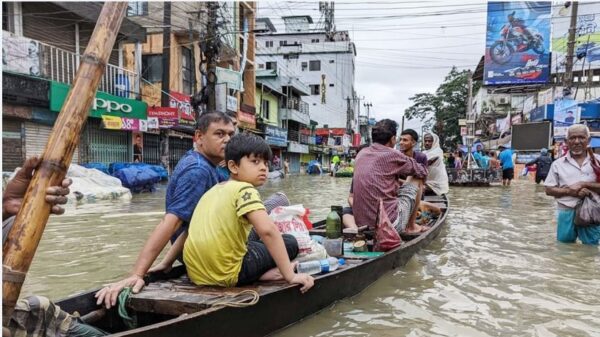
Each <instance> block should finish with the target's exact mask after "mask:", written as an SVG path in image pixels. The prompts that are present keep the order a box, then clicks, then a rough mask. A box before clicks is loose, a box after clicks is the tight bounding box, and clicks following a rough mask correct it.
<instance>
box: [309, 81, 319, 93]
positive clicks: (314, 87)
mask: <svg viewBox="0 0 600 337" xmlns="http://www.w3.org/2000/svg"><path fill="white" fill-rule="evenodd" d="M320 87H321V86H320V85H319V84H311V85H310V94H311V95H320V94H321V89H320Z"/></svg>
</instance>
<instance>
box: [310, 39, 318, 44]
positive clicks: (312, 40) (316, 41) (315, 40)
mask: <svg viewBox="0 0 600 337" xmlns="http://www.w3.org/2000/svg"><path fill="white" fill-rule="evenodd" d="M310 42H311V43H319V39H311V40H310Z"/></svg>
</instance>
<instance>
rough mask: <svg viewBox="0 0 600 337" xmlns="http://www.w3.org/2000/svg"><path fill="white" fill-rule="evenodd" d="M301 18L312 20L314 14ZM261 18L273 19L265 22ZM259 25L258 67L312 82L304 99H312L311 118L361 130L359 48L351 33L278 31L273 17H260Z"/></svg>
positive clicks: (324, 125) (257, 38)
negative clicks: (261, 29)
mask: <svg viewBox="0 0 600 337" xmlns="http://www.w3.org/2000/svg"><path fill="white" fill-rule="evenodd" d="M297 18H298V17H294V19H297ZM300 18H308V20H310V22H312V20H311V19H310V17H307V16H302V17H300ZM286 19H288V18H284V20H286ZM261 22H263V23H264V22H269V23H268V24H263V25H261ZM258 27H264V28H265V30H264V31H265V32H264V33H257V34H256V44H257V46H256V63H257V69H259V70H263V69H264V70H268V69H277V71H278V73H279V74H281V75H284V76H289V77H295V78H298V80H299V81H300V82H303V83H305V84H306V85H308V86H309V87H310V95H309V96H305V97H303V100H304V101H305V102H307V103H308V105H309V109H310V119H311V120H313V121H316V122H317V123H318V126H317V127H318V128H322V127H329V128H350V129H352V130H358V113H356V111H357V109H356V105H357V103H358V101H357V100H356V99H355V98H356V92H355V89H354V73H355V58H356V48H355V46H354V43H353V42H351V41H350V39H349V37H348V33H347V32H344V31H341V32H333V33H331V34H327V33H326V32H323V31H321V32H311V31H299V32H298V31H297V29H296V30H294V31H292V32H285V33H277V32H276V31H274V28H273V26H272V25H271V24H270V20H269V19H257V28H258ZM296 27H297V26H296ZM328 35H330V36H331V37H328Z"/></svg>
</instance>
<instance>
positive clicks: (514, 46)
mask: <svg viewBox="0 0 600 337" xmlns="http://www.w3.org/2000/svg"><path fill="white" fill-rule="evenodd" d="M550 9H551V2H538V1H515V2H488V16H487V32H486V51H485V64H484V83H485V84H486V85H494V84H526V83H546V82H548V77H549V75H550V66H549V65H550V17H551V14H550Z"/></svg>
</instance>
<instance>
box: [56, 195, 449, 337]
mask: <svg viewBox="0 0 600 337" xmlns="http://www.w3.org/2000/svg"><path fill="white" fill-rule="evenodd" d="M425 200H427V201H429V202H433V203H436V204H437V205H438V206H440V207H441V208H443V209H444V211H443V212H442V214H441V215H440V216H439V217H438V218H437V219H435V220H432V223H431V228H430V229H429V230H428V231H427V232H425V233H422V234H421V235H418V236H410V237H403V239H404V241H405V242H404V243H403V244H402V245H401V246H399V247H398V248H395V249H393V250H391V251H389V252H386V253H384V254H382V255H380V256H378V257H375V258H372V257H371V258H369V257H356V256H347V257H346V260H347V262H348V263H347V264H346V265H345V266H342V267H341V268H340V269H338V270H336V271H334V272H331V273H328V274H324V275H317V276H316V277H315V285H314V287H313V288H312V289H310V290H309V291H308V292H307V293H305V294H301V293H300V291H299V287H298V286H297V285H289V284H287V283H284V282H278V283H274V282H270V283H259V284H256V285H253V286H248V287H240V288H229V289H224V288H217V287H197V286H194V285H192V284H190V283H189V281H187V278H186V277H185V276H183V277H182V278H179V279H176V280H169V281H158V282H154V283H150V284H149V285H148V286H146V287H145V288H144V291H142V292H141V293H139V294H136V295H132V296H131V297H130V298H129V300H128V301H127V309H128V311H129V313H130V314H132V313H135V315H136V316H137V321H138V326H139V327H138V328H135V329H131V330H126V327H125V326H124V324H123V321H122V319H121V318H120V317H119V316H118V314H117V310H116V309H111V310H109V311H108V312H106V314H103V315H94V314H93V313H98V312H101V310H103V309H100V310H98V306H96V301H95V298H94V293H95V291H92V292H88V293H84V294H81V295H77V296H73V297H70V298H67V299H64V300H62V301H60V302H58V303H57V304H58V305H60V307H61V308H62V309H63V310H65V311H67V312H70V313H73V312H75V311H77V312H78V313H79V314H81V315H85V314H88V313H92V315H89V316H101V318H100V319H99V320H98V321H96V322H94V323H92V324H93V325H95V326H98V327H100V328H102V329H105V330H106V331H110V332H114V333H115V336H156V337H159V336H160V337H164V336H178V337H184V336H264V335H267V334H270V333H272V332H274V331H277V330H280V329H283V328H285V327H286V326H289V325H291V324H294V323H296V322H298V321H300V320H302V319H303V318H306V317H308V316H310V315H312V314H314V313H316V312H318V311H320V310H323V309H325V308H327V307H328V306H330V305H331V304H332V303H334V302H335V301H338V300H341V299H344V298H347V297H350V296H354V295H356V294H358V293H360V292H361V291H362V290H363V289H365V288H366V287H368V286H369V285H370V284H371V283H373V282H375V281H376V280H378V279H379V278H380V277H381V276H383V275H384V274H385V273H387V272H389V271H390V270H392V269H395V268H398V267H401V266H403V265H405V264H406V263H407V262H408V260H410V258H411V257H412V256H413V255H414V254H415V253H417V252H418V251H419V250H420V249H421V248H424V247H425V246H427V245H428V244H429V243H430V242H431V241H432V240H433V239H435V238H436V237H437V236H438V234H439V233H440V231H441V230H442V228H443V226H444V224H445V222H446V216H447V214H448V206H449V204H448V200H447V198H446V197H435V196H427V197H426V199H425ZM317 225H318V224H316V225H315V228H316V229H315V232H317V233H318V232H319V231H324V229H319V226H317ZM352 255H357V254H352ZM248 290H253V291H255V292H256V293H257V294H258V295H259V296H260V298H259V300H258V302H256V303H255V304H253V305H251V306H248V307H241V308H240V307H230V306H224V305H222V304H223V303H233V302H236V303H237V302H239V301H240V300H241V301H244V300H246V301H250V300H252V299H253V298H252V295H249V294H247V291H248Z"/></svg>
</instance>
